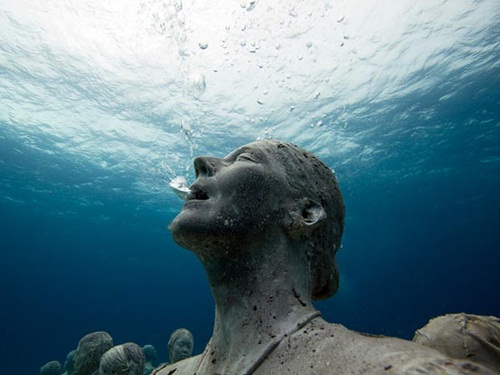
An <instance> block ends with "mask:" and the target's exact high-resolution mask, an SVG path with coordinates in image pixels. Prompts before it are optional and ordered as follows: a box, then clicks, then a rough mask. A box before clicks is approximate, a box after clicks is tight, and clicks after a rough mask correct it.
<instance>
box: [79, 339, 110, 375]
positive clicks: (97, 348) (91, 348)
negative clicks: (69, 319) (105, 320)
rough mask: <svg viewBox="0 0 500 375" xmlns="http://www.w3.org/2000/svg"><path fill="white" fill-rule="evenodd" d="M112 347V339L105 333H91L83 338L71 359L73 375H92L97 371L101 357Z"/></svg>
mask: <svg viewBox="0 0 500 375" xmlns="http://www.w3.org/2000/svg"><path fill="white" fill-rule="evenodd" d="M112 347H113V339H112V338H111V336H110V335H109V334H108V333H107V332H92V333H89V334H87V335H85V336H83V337H82V338H81V339H80V341H79V342H78V347H77V348H76V352H75V356H74V358H73V362H74V374H75V375H87V374H93V373H94V371H97V370H98V369H99V363H100V361H101V357H102V355H103V354H104V353H105V352H106V351H108V350H109V349H111V348H112Z"/></svg>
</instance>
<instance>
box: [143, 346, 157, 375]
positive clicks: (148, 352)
mask: <svg viewBox="0 0 500 375" xmlns="http://www.w3.org/2000/svg"><path fill="white" fill-rule="evenodd" d="M142 352H143V353H144V356H145V358H146V362H145V363H144V371H143V375H149V374H151V372H152V371H153V370H154V369H155V367H156V366H155V361H156V359H157V358H158V355H157V353H156V348H155V347H154V346H153V345H144V346H143V347H142Z"/></svg>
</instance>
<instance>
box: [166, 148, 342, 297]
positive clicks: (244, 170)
mask: <svg viewBox="0 0 500 375" xmlns="http://www.w3.org/2000/svg"><path fill="white" fill-rule="evenodd" d="M194 167H195V174H196V180H195V182H194V183H193V184H192V186H191V194H190V195H189V197H188V199H187V201H186V204H185V205H184V207H183V209H182V211H181V212H180V213H179V215H178V216H177V217H176V218H175V219H174V221H173V222H172V224H171V225H170V229H171V231H172V235H173V237H174V239H175V240H176V242H177V243H178V244H179V245H181V246H183V247H185V248H188V249H191V250H193V251H194V252H195V253H196V254H197V255H198V256H199V257H200V258H201V259H202V261H204V260H207V261H210V260H212V259H220V258H224V257H226V258H227V257H229V258H233V259H234V258H236V257H238V256H240V254H239V253H238V251H242V250H241V249H242V246H241V245H242V244H251V243H253V242H256V241H259V240H260V239H262V238H271V240H273V238H277V237H276V236H274V235H280V234H285V235H286V237H287V238H288V239H289V240H290V241H292V242H293V241H295V242H302V243H304V244H307V248H306V252H307V259H308V264H309V271H310V277H311V280H312V284H313V285H312V297H313V298H316V299H322V298H327V297H329V296H330V295H331V294H333V293H334V292H335V291H336V290H337V288H338V272H337V267H336V262H335V253H336V252H337V250H338V249H339V247H340V241H341V237H342V232H343V227H344V204H343V200H342V196H341V194H340V190H339V187H338V184H337V181H336V179H335V177H334V175H333V173H332V171H331V170H330V169H329V168H328V167H327V166H326V165H325V164H324V163H323V162H321V161H320V160H319V159H318V158H317V157H315V156H314V155H312V154H311V153H310V152H308V151H305V150H303V149H301V148H299V147H297V146H295V145H292V144H289V143H284V142H279V141H271V140H263V141H257V142H253V143H250V144H248V145H245V146H242V147H240V148H238V149H236V150H235V151H233V152H232V153H230V154H229V155H228V156H226V157H225V158H215V157H198V158H196V159H195V160H194ZM273 236H274V237H273ZM243 247H244V246H243Z"/></svg>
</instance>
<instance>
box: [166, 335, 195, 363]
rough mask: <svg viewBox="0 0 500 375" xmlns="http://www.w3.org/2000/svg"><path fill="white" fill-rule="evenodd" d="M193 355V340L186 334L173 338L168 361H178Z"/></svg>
mask: <svg viewBox="0 0 500 375" xmlns="http://www.w3.org/2000/svg"><path fill="white" fill-rule="evenodd" d="M192 355H193V341H192V340H191V339H190V338H189V337H188V336H186V335H182V336H181V337H179V338H178V339H177V340H175V342H174V345H173V346H172V351H171V353H170V361H171V362H172V363H175V362H178V361H180V360H182V359H186V358H189V357H191V356H192Z"/></svg>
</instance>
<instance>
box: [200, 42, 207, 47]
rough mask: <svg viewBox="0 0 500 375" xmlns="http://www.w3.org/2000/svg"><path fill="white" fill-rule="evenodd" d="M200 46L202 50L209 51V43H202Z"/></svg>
mask: <svg viewBox="0 0 500 375" xmlns="http://www.w3.org/2000/svg"><path fill="white" fill-rule="evenodd" d="M199 46H200V48H201V49H207V48H208V43H205V42H203V43H200V44H199Z"/></svg>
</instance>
